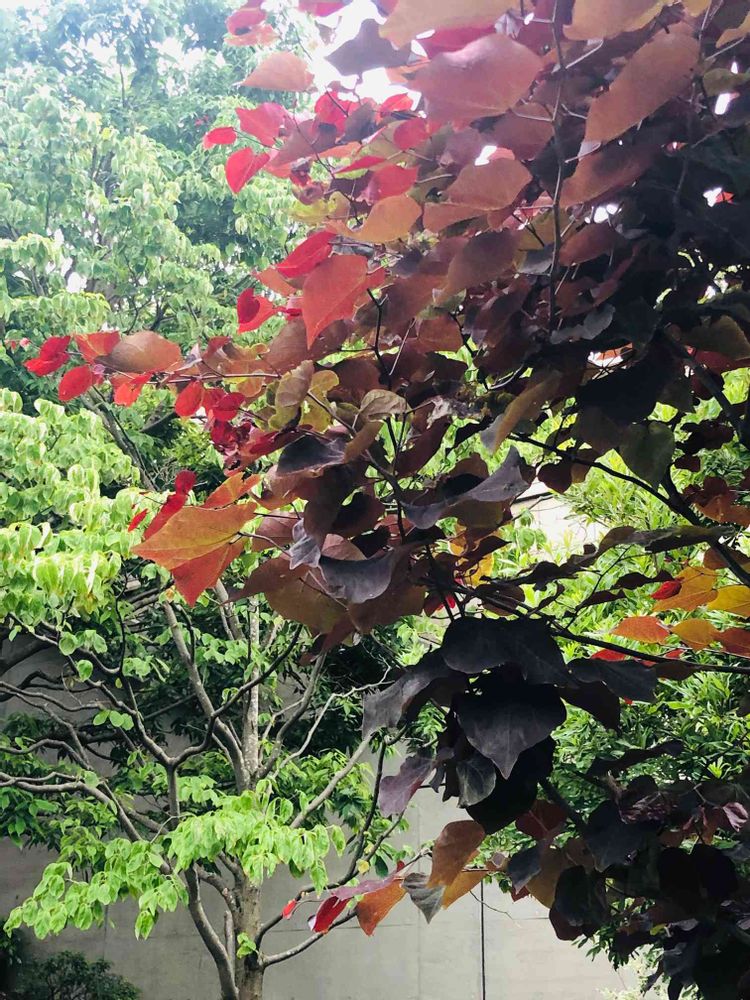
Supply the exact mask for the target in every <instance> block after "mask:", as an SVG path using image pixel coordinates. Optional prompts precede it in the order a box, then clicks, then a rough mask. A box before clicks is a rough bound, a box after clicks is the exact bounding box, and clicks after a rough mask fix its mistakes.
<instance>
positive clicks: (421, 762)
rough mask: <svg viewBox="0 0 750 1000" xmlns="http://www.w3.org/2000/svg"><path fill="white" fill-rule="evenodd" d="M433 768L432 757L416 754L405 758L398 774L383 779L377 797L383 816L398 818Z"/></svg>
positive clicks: (433, 761)
mask: <svg viewBox="0 0 750 1000" xmlns="http://www.w3.org/2000/svg"><path fill="white" fill-rule="evenodd" d="M434 767H435V758H434V757H432V756H428V755H425V754H417V755H416V756H414V757H407V758H406V760H405V761H404V762H403V764H402V765H401V767H400V768H399V771H398V774H395V775H388V776H386V777H385V778H383V779H382V780H381V782H380V794H379V795H378V808H379V809H380V811H381V812H382V813H383V815H384V816H400V815H401V813H402V812H403V811H404V810H405V809H406V807H407V806H408V805H409V802H410V801H411V799H412V796H413V795H414V793H415V792H416V791H417V790H418V789H419V788H420V786H421V785H422V784H423V782H425V781H426V780H427V778H428V777H429V775H430V772H431V771H432V769H433V768H434Z"/></svg>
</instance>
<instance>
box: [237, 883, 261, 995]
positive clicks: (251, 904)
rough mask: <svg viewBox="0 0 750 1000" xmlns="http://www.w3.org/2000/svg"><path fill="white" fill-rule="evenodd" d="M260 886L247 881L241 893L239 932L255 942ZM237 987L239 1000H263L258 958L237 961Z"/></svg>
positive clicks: (257, 927)
mask: <svg viewBox="0 0 750 1000" xmlns="http://www.w3.org/2000/svg"><path fill="white" fill-rule="evenodd" d="M260 895H261V889H260V886H257V885H252V884H251V883H250V882H249V881H247V880H245V882H244V885H243V886H242V892H241V897H240V898H241V908H242V910H241V915H240V926H239V928H238V932H240V933H243V934H246V935H247V936H248V937H249V938H250V940H251V941H254V940H255V938H256V937H257V935H258V931H259V930H260V925H261V920H260ZM236 968H237V985H238V997H239V1000H262V996H263V969H259V968H258V956H257V955H247V956H246V957H245V958H240V959H237V965H236Z"/></svg>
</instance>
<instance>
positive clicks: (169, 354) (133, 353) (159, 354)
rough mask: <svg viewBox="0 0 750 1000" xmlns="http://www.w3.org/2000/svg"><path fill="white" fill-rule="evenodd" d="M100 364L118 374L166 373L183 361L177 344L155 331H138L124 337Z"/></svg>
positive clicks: (101, 359)
mask: <svg viewBox="0 0 750 1000" xmlns="http://www.w3.org/2000/svg"><path fill="white" fill-rule="evenodd" d="M99 361H100V363H101V364H103V365H106V366H107V367H108V368H113V369H114V370H115V371H118V372H132V373H138V374H140V373H145V372H165V371H169V370H170V369H171V368H174V367H175V365H178V364H179V363H180V362H181V361H182V352H181V351H180V348H179V347H178V346H177V344H175V343H173V342H172V341H171V340H167V339H166V337H162V336H161V335H160V334H158V333H154V332H153V330H138V331H137V332H136V333H131V334H130V335H129V336H127V337H123V338H122V339H121V340H120V342H119V343H118V344H116V345H115V346H114V348H113V349H112V351H111V352H110V354H107V355H105V356H104V357H102V358H100V359H99Z"/></svg>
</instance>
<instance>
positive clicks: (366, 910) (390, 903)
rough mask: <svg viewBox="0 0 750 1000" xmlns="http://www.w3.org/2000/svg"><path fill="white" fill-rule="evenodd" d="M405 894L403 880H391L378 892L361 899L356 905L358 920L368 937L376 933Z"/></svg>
mask: <svg viewBox="0 0 750 1000" xmlns="http://www.w3.org/2000/svg"><path fill="white" fill-rule="evenodd" d="M405 895H406V890H405V889H404V887H403V885H402V883H401V882H391V883H390V885H386V886H385V887H384V888H383V889H380V890H378V892H371V893H368V894H367V895H366V896H363V897H362V899H360V901H359V902H358V903H357V907H356V912H357V921H358V923H359V926H360V927H361V928H362V930H363V931H364V932H365V934H367V935H368V937H369V936H370V935H371V934H374V932H375V928H376V927H377V926H378V924H379V923H380V922H381V921H382V920H384V919H385V918H386V917H387V916H388V914H389V913H390V912H391V910H392V909H393V907H394V906H395V905H396V903H400V902H401V900H402V899H403V898H404V896H405Z"/></svg>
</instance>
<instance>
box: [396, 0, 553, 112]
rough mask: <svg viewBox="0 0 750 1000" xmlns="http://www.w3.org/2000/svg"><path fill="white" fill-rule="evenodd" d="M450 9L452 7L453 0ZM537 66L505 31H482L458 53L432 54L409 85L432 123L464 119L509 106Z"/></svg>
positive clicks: (535, 59)
mask: <svg viewBox="0 0 750 1000" xmlns="http://www.w3.org/2000/svg"><path fill="white" fill-rule="evenodd" d="M463 6H464V5H463V4H462V5H461V8H463ZM451 7H452V9H453V10H456V9H458V8H457V5H456V4H455V3H453V2H451ZM542 65H543V64H542V61H541V59H540V58H539V57H538V56H537V55H535V54H534V53H533V52H532V51H531V49H527V48H526V46H524V45H520V44H519V43H518V42H515V41H513V39H512V38H509V37H508V35H500V34H497V35H484V36H483V37H482V38H478V39H477V40H476V41H474V42H470V43H469V44H468V45H467V46H465V47H464V48H463V49H460V50H459V51H458V52H446V53H443V54H441V55H439V56H436V57H435V59H433V60H432V62H430V63H428V65H427V66H426V67H425V68H424V69H421V70H418V71H417V73H415V74H414V79H413V80H412V83H411V86H412V88H413V89H414V90H417V91H419V92H420V93H421V94H422V96H423V97H424V99H425V101H426V102H427V113H428V116H429V117H430V118H431V119H433V121H438V122H447V121H458V122H470V121H473V120H474V119H475V118H484V117H488V116H490V115H500V114H502V113H503V112H504V111H507V110H508V108H511V107H513V105H514V104H515V103H516V102H517V101H519V100H520V99H521V98H522V97H523V96H524V94H525V93H526V92H527V91H528V89H529V87H530V86H531V84H532V83H533V82H534V79H535V78H536V76H537V74H538V73H539V72H540V71H541V69H542Z"/></svg>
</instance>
